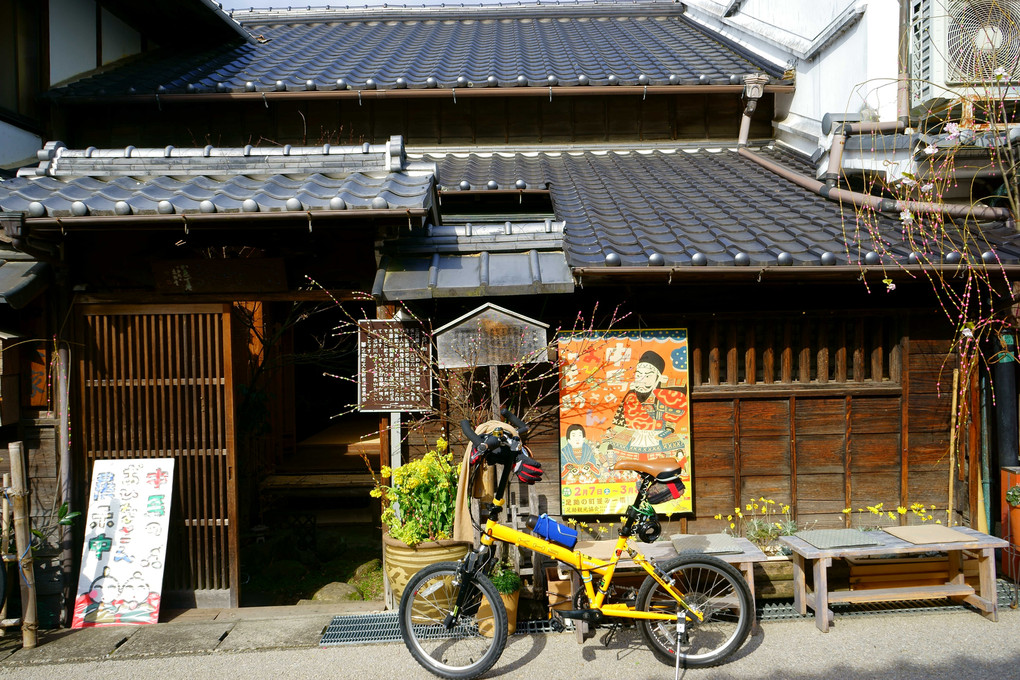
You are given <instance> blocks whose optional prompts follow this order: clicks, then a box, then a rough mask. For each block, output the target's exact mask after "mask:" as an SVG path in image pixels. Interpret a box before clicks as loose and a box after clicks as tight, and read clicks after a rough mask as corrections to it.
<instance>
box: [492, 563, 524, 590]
mask: <svg viewBox="0 0 1020 680" xmlns="http://www.w3.org/2000/svg"><path fill="white" fill-rule="evenodd" d="M489 579H491V580H492V585H494V586H496V590H498V591H499V592H500V593H502V594H503V595H513V594H514V593H516V592H517V591H518V590H520V589H521V575H520V574H518V573H517V570H516V569H514V565H513V564H511V563H510V561H509V560H503V561H501V562H497V563H496V566H494V567H493V568H492V573H491V574H489Z"/></svg>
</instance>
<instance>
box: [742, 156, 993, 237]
mask: <svg viewBox="0 0 1020 680" xmlns="http://www.w3.org/2000/svg"><path fill="white" fill-rule="evenodd" d="M737 153H738V154H740V155H741V156H743V157H744V158H748V159H750V160H752V161H754V162H755V163H757V164H758V165H760V166H762V167H763V168H766V169H767V170H770V171H772V172H774V173H776V174H777V175H779V176H780V177H783V178H785V179H788V180H790V181H791V182H793V183H794V184H797V185H799V186H801V187H803V188H805V189H808V190H809V191H813V192H815V193H816V194H818V195H819V196H822V197H823V198H827V199H829V200H832V201H841V202H843V203H850V204H851V205H855V206H869V207H871V208H873V209H874V210H877V211H881V212H891V211H902V210H910V211H911V212H915V213H921V212H924V213H941V214H944V215H951V216H953V217H973V218H974V219H978V220H1003V221H1005V222H1008V223H1009V224H1010V225H1012V224H1013V216H1012V214H1011V213H1010V212H1009V210H1007V209H1005V208H993V207H990V206H986V205H980V206H976V205H958V204H953V203H949V204H941V203H930V202H924V201H896V200H893V199H890V198H882V197H880V196H872V195H871V194H862V193H859V192H856V191H849V190H847V189H840V188H838V187H829V186H826V185H825V184H823V183H822V182H820V181H818V180H816V179H814V178H813V177H807V176H805V175H801V174H799V173H796V172H793V171H792V170H790V169H789V168H786V167H784V166H782V165H779V164H778V163H774V162H773V161H770V160H768V159H767V158H762V157H761V156H759V155H758V154H756V153H754V152H753V151H751V150H750V149H748V148H746V147H742V148H738V149H737Z"/></svg>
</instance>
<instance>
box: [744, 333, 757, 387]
mask: <svg viewBox="0 0 1020 680" xmlns="http://www.w3.org/2000/svg"><path fill="white" fill-rule="evenodd" d="M744 341H745V345H744V382H746V383H747V384H748V385H754V384H755V383H756V382H757V376H758V366H757V365H756V363H755V358H756V357H755V352H757V350H758V344H757V343H756V342H755V335H754V324H747V332H746V334H745V335H744Z"/></svg>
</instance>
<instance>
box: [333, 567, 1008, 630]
mask: <svg viewBox="0 0 1020 680" xmlns="http://www.w3.org/2000/svg"><path fill="white" fill-rule="evenodd" d="M997 590H998V596H999V607H1000V608H1001V609H1006V608H1009V607H1010V606H1011V605H1012V603H1013V597H1014V586H1013V584H1012V583H1010V582H1009V581H1006V580H1004V579H999V582H998V584H997ZM963 606H964V605H960V604H957V603H955V602H953V601H951V600H949V599H941V600H922V601H918V602H874V603H867V604H833V605H831V607H832V611H833V613H835V615H836V616H863V615H866V614H907V613H913V612H931V611H959V610H960V609H961V608H962V607H963ZM813 617H814V614H813V613H811V612H808V614H807V615H805V616H801V615H800V614H798V613H797V612H796V610H795V609H794V608H793V600H779V601H769V602H759V605H758V620H759V621H762V622H767V621H789V620H793V619H802V618H813ZM565 623H567V625H568V627H567V630H572V629H573V626H571V625H570V624H571V623H573V622H572V621H570V620H569V619H568V620H567V621H565ZM553 632H555V629H554V628H553V625H552V621H551V620H549V619H543V620H539V621H518V622H517V632H516V633H515V635H533V634H537V633H553ZM447 635H449V633H446V632H445V631H443V632H442V634H441V635H440V636H447ZM400 639H401V638H400V628H399V626H398V624H397V613H396V612H386V613H383V614H358V615H350V616H335V617H333V620H332V621H331V622H330V624H329V625H328V626H327V627H326V631H325V633H323V635H322V640H320V641H319V646H320V647H332V646H337V645H361V644H367V643H371V642H399V641H400Z"/></svg>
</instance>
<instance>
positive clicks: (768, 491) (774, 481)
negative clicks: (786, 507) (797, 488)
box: [733, 475, 792, 507]
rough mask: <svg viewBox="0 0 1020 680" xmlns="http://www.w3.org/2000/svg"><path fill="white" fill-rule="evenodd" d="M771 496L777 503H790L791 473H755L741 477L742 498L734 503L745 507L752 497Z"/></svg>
mask: <svg viewBox="0 0 1020 680" xmlns="http://www.w3.org/2000/svg"><path fill="white" fill-rule="evenodd" d="M761 497H765V498H771V499H772V500H774V501H775V502H776V503H787V504H788V503H790V502H791V500H792V499H791V498H790V476H789V475H753V476H748V477H741V478H740V500H739V501H738V502H735V503H733V505H739V506H740V507H744V505H746V504H747V503H748V502H749V501H750V500H751V499H752V498H761Z"/></svg>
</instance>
